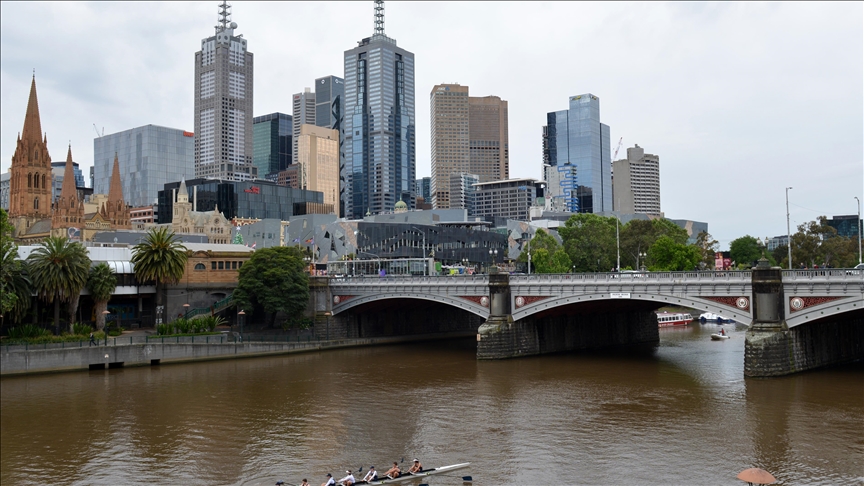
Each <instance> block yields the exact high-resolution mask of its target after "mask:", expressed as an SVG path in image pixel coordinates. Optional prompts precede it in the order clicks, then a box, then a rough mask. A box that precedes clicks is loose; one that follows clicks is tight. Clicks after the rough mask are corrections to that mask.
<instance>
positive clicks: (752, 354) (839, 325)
mask: <svg viewBox="0 0 864 486" xmlns="http://www.w3.org/2000/svg"><path fill="white" fill-rule="evenodd" d="M752 283H753V321H752V324H751V326H750V329H749V330H748V331H747V334H746V338H745V339H746V340H745V344H744V375H745V376H750V377H771V376H783V375H788V374H792V373H797V372H799V371H805V370H810V369H814V368H819V367H823V366H828V365H834V364H841V363H847V362H852V361H856V360H861V359H864V317H862V316H861V314H860V313H858V314H857V315H855V314H851V315H847V316H845V317H840V316H838V317H836V318H834V319H832V320H827V319H826V320H821V321H816V322H814V323H808V324H803V325H800V326H797V327H795V328H792V329H790V328H789V327H788V326H787V324H786V312H787V310H788V304H787V302H786V300H787V299H786V296H785V295H784V292H783V280H782V270H781V269H779V268H770V267H768V262H767V261H766V260H765V259H764V258H763V259H762V260H760V261H759V264H758V265H757V266H756V268H754V269H753V273H752Z"/></svg>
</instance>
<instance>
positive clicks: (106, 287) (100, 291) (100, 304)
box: [87, 262, 117, 331]
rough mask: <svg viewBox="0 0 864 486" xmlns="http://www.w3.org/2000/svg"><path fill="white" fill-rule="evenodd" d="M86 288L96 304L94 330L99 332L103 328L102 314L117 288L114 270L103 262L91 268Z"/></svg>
mask: <svg viewBox="0 0 864 486" xmlns="http://www.w3.org/2000/svg"><path fill="white" fill-rule="evenodd" d="M87 288H88V289H90V295H91V296H92V297H93V300H94V301H95V302H96V329H99V330H100V331H101V330H102V328H104V327H105V314H103V313H102V312H103V311H105V310H107V309H108V301H109V300H111V294H113V293H114V289H116V288H117V276H116V275H114V270H112V269H111V267H109V266H108V264H107V263H105V262H101V263H100V264H98V265H96V266H95V267H92V268H91V269H90V276H89V278H88V279H87Z"/></svg>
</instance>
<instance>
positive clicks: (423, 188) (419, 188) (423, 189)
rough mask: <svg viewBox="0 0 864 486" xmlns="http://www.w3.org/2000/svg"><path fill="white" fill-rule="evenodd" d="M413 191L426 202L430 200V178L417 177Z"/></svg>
mask: <svg viewBox="0 0 864 486" xmlns="http://www.w3.org/2000/svg"><path fill="white" fill-rule="evenodd" d="M414 192H415V193H417V196H419V197H422V198H423V199H424V200H425V201H426V202H430V201H432V178H431V177H423V178H421V179H417V185H416V186H414Z"/></svg>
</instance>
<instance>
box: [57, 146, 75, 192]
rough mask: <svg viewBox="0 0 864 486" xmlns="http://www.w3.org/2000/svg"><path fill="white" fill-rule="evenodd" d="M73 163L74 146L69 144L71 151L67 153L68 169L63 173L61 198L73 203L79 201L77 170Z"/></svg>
mask: <svg viewBox="0 0 864 486" xmlns="http://www.w3.org/2000/svg"><path fill="white" fill-rule="evenodd" d="M73 165H74V163H73V162H72V144H71V143H70V144H69V151H68V152H66V168H65V169H64V171H63V187H62V188H61V189H60V197H61V198H63V199H65V200H67V201H71V200H73V199H78V192H77V190H76V189H75V170H74V168H73Z"/></svg>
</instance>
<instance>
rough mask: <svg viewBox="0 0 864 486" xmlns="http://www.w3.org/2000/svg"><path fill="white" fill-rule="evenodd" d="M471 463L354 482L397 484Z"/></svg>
mask: <svg viewBox="0 0 864 486" xmlns="http://www.w3.org/2000/svg"><path fill="white" fill-rule="evenodd" d="M470 465H471V463H470V462H463V463H462V464H453V465H451V466H442V467H437V468H434V469H424V470H422V471H420V472H418V473H414V474H411V473H408V472H406V473H402V475H401V476H399V477H398V478H393V479H391V478H380V479H376V480H374V481H369V482H366V481H357V482H356V483H354V484H355V485H356V484H370V485H371V484H396V483H402V482H405V481H412V480H417V479H421V478H424V477H426V476H433V475H435V474H444V473H448V472H452V471H458V470H460V469H465V468H467V467H468V466H470ZM463 479H464V478H463ZM469 480H470V479H469Z"/></svg>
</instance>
